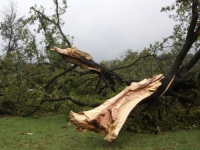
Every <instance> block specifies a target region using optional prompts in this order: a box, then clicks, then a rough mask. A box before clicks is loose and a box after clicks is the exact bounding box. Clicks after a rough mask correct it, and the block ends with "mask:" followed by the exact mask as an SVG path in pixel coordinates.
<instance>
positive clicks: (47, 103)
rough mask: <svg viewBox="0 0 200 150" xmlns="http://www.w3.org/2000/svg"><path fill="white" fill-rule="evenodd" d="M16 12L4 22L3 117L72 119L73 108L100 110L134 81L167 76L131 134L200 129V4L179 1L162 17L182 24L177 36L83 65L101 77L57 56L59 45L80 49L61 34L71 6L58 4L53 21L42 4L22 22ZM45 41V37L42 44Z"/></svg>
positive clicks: (136, 116) (0, 30)
mask: <svg viewBox="0 0 200 150" xmlns="http://www.w3.org/2000/svg"><path fill="white" fill-rule="evenodd" d="M15 6H16V4H15V3H14V2H11V3H10V5H9V6H8V8H6V9H5V11H4V12H3V13H2V18H3V21H2V22H0V35H1V38H2V39H3V41H4V43H3V44H2V47H1V49H2V50H3V51H4V55H3V56H1V58H0V69H1V73H0V106H1V107H0V112H1V113H7V114H15V115H23V116H26V115H37V111H38V110H39V109H40V111H57V112H62V113H66V114H68V113H69V111H70V110H72V109H73V110H76V111H82V110H86V109H88V107H96V106H98V105H100V104H101V103H102V102H103V101H104V100H105V99H107V98H110V97H112V96H114V95H116V93H119V91H121V90H122V89H124V88H125V87H126V86H128V85H130V84H131V82H139V81H141V80H142V79H144V78H148V77H151V76H153V75H156V74H160V73H162V74H164V79H162V80H161V82H162V85H161V86H160V87H159V88H158V90H157V91H156V92H155V93H154V94H153V95H151V96H149V97H147V98H146V99H145V100H144V101H142V102H141V103H139V105H138V106H137V108H136V110H133V113H131V114H130V115H129V119H128V120H127V125H128V126H127V130H134V131H138V132H139V131H141V129H142V130H145V129H147V128H148V130H149V127H152V128H153V129H152V130H153V132H154V131H155V132H156V131H157V130H158V129H157V127H158V126H165V128H172V127H174V126H176V125H178V126H182V124H184V125H186V126H187V127H188V126H192V125H195V126H197V125H199V124H200V122H199V119H200V115H199V110H198V109H199V98H200V97H199V95H200V92H199V86H200V85H199V77H200V76H199V74H200V72H199V58H200V49H199V44H200V42H199V33H200V23H199V10H200V9H199V7H200V1H198V0H179V1H176V2H174V4H172V5H171V6H166V7H163V8H162V9H161V11H163V12H171V13H169V14H170V15H169V18H171V19H173V20H174V21H175V22H176V23H177V24H176V25H175V26H174V29H173V33H172V34H170V33H169V37H166V38H163V40H162V41H157V42H155V43H152V44H150V45H149V47H147V48H144V49H143V50H142V52H141V53H139V52H137V51H134V50H131V49H129V50H127V51H126V53H125V54H123V55H122V56H121V58H119V59H115V60H110V61H104V60H103V61H102V62H101V63H100V64H98V63H96V62H95V60H90V61H87V60H82V61H83V62H84V63H87V64H88V65H90V66H92V67H94V68H98V69H96V70H95V69H84V68H81V67H79V65H77V64H73V62H71V63H65V61H64V60H63V59H62V58H61V57H60V56H59V55H58V54H57V53H55V52H53V51H52V50H51V49H52V48H53V47H54V46H56V47H59V48H63V49H65V48H72V47H73V38H74V37H73V36H70V35H68V34H66V33H64V32H63V30H62V27H63V25H64V21H63V19H62V15H63V14H64V13H65V12H66V9H67V2H66V1H65V0H63V1H62V2H58V0H54V1H53V9H54V14H53V15H51V16H49V15H48V14H46V12H45V8H44V7H43V6H37V5H35V6H33V7H31V8H30V14H29V15H28V16H18V14H17V8H16V7H15ZM32 29H33V30H32ZM38 35H40V36H42V38H41V39H39V41H38V39H37V36H38ZM144 42H145V40H144ZM134 112H137V113H134ZM177 122H178V123H177ZM182 122H184V123H182ZM184 125H183V126H184ZM150 130H151V129H150ZM152 130H151V131H152Z"/></svg>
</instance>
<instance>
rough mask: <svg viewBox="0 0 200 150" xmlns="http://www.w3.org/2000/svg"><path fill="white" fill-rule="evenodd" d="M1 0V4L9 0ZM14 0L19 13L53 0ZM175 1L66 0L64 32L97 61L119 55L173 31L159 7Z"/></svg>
mask: <svg viewBox="0 0 200 150" xmlns="http://www.w3.org/2000/svg"><path fill="white" fill-rule="evenodd" d="M0 1H2V3H3V4H4V5H7V4H8V2H9V1H4V0H0ZM16 1H17V2H18V4H19V13H20V15H27V14H28V11H29V8H30V7H31V6H33V5H34V4H37V5H38V6H39V5H43V6H44V7H45V8H46V10H50V9H49V8H51V7H52V6H53V2H52V0H30V1H29V0H16ZM60 1H61V0H60ZM174 2H175V0H68V1H67V3H68V6H69V8H68V9H67V12H66V14H65V15H64V16H63V20H64V21H65V26H64V28H63V31H64V32H65V34H70V35H71V36H74V37H75V39H74V44H73V45H74V46H76V47H77V48H78V49H80V50H82V51H85V52H87V53H89V54H91V55H92V56H93V58H94V60H95V61H97V62H99V61H101V60H110V59H115V58H119V57H120V54H122V53H124V51H125V50H127V49H132V50H134V51H137V50H138V51H139V50H140V49H143V48H144V47H148V46H149V44H150V43H154V42H155V41H158V40H161V39H162V37H167V36H169V35H171V34H172V30H173V25H174V22H173V21H172V20H170V19H169V17H168V14H167V13H164V12H160V10H161V8H162V7H163V6H168V5H171V4H172V3H174ZM1 9H2V8H1ZM52 11H53V10H52ZM48 12H49V11H48Z"/></svg>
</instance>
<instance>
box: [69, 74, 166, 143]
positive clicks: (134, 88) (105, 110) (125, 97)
mask: <svg viewBox="0 0 200 150" xmlns="http://www.w3.org/2000/svg"><path fill="white" fill-rule="evenodd" d="M163 78H164V76H163V75H162V74H160V75H156V76H154V77H153V78H150V79H144V80H142V81H140V82H138V83H136V82H133V83H132V84H131V85H130V86H128V87H126V88H125V89H124V90H123V91H122V92H121V93H119V94H118V95H116V96H114V97H113V98H111V99H108V100H106V101H105V102H104V103H103V104H102V105H100V106H98V107H96V108H94V109H92V110H89V111H84V112H81V113H74V112H73V111H71V112H70V120H71V122H72V123H73V124H75V125H76V127H77V129H78V130H79V131H87V130H90V131H94V132H98V133H100V134H101V135H103V136H105V138H104V139H105V140H106V141H108V142H113V141H114V140H115V139H116V138H117V136H118V134H119V131H120V130H121V128H122V126H123V124H124V123H125V121H126V119H127V117H128V115H129V113H130V112H131V110H132V109H133V108H134V107H135V106H136V105H137V104H138V103H139V102H141V101H142V100H144V99H145V98H147V97H149V96H150V95H152V94H153V93H154V92H155V91H156V90H157V88H158V87H159V86H160V85H161V82H160V80H161V79H163Z"/></svg>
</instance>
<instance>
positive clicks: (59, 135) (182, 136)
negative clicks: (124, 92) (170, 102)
mask: <svg viewBox="0 0 200 150" xmlns="http://www.w3.org/2000/svg"><path fill="white" fill-rule="evenodd" d="M12 149H17V150H23V149H24V150H25V149H29V150H37V149H47V150H168V149H169V150H174V149H175V150H179V149H180V150H199V149H200V130H189V131H183V130H179V131H176V132H166V133H159V134H158V135H152V134H139V133H130V132H126V131H122V132H121V133H120V135H119V137H118V139H117V140H116V141H115V142H114V143H107V142H105V141H104V140H103V137H102V136H101V135H99V134H97V133H93V132H87V133H81V132H77V131H75V127H74V126H73V125H68V122H67V121H66V119H65V118H64V116H62V115H55V116H49V117H41V118H39V119H34V118H22V117H9V116H7V117H3V118H1V119H0V150H12Z"/></svg>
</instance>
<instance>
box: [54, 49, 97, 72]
mask: <svg viewBox="0 0 200 150" xmlns="http://www.w3.org/2000/svg"><path fill="white" fill-rule="evenodd" d="M52 50H54V51H57V52H58V53H59V54H60V55H61V56H62V58H63V59H64V60H65V61H66V62H67V63H73V64H76V65H78V66H80V67H81V68H84V69H87V70H95V71H98V72H100V70H101V68H100V67H99V66H98V65H97V64H95V63H94V61H93V60H92V59H93V58H92V56H90V54H87V53H85V52H83V51H80V50H78V49H77V48H76V47H72V48H66V49H60V48H58V47H54V48H53V49H52Z"/></svg>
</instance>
